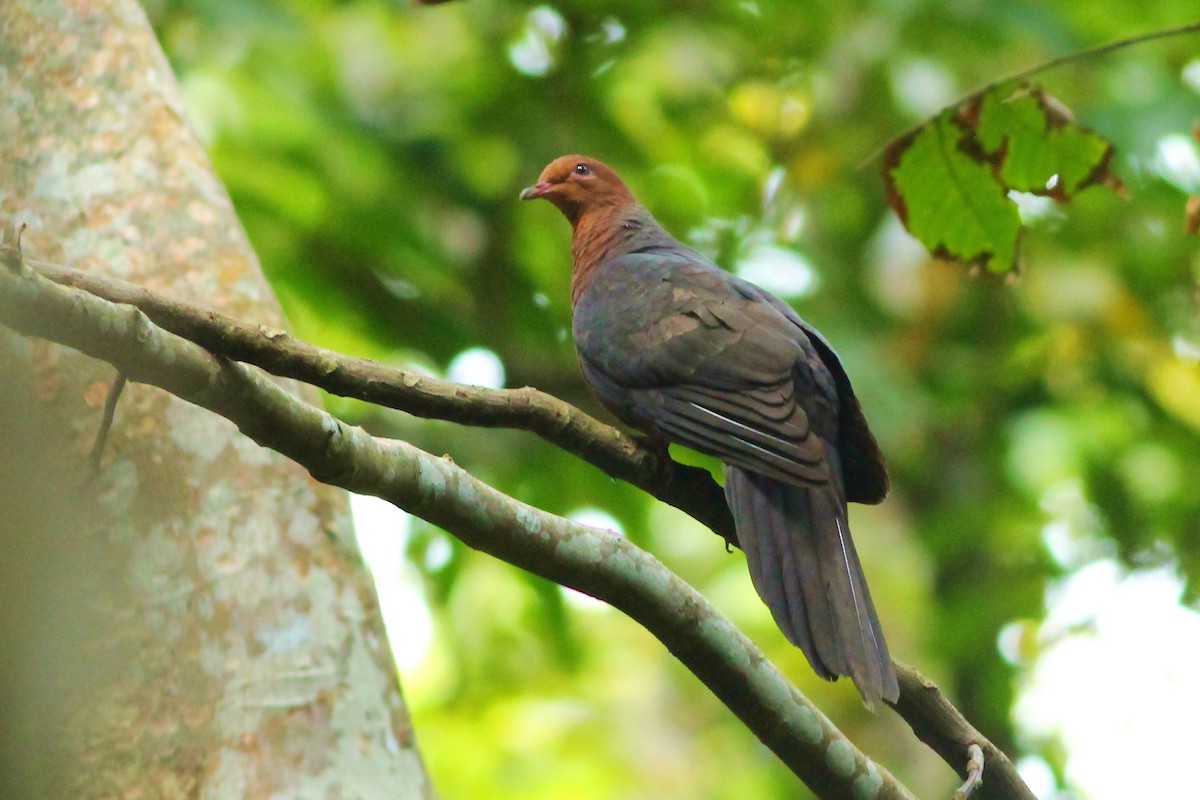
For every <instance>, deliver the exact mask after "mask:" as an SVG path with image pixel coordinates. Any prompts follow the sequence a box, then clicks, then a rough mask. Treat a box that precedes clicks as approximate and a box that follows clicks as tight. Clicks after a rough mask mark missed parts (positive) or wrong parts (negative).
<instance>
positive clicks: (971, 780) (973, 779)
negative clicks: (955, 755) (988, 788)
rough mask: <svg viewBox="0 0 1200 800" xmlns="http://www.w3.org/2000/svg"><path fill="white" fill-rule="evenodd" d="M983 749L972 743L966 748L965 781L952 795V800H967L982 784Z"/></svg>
mask: <svg viewBox="0 0 1200 800" xmlns="http://www.w3.org/2000/svg"><path fill="white" fill-rule="evenodd" d="M983 765H984V761H983V748H981V747H980V746H979V745H977V744H975V743H974V742H972V743H971V746H970V747H968V748H967V779H966V780H965V781H963V785H962V786H960V787H958V791H956V792H955V793H954V800H967V798H968V797H970V796H971V794H972V793H973V792H974V791H975V789H977V788H978V787H979V786H980V785H981V784H982V783H983Z"/></svg>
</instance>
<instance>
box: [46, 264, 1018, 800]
mask: <svg viewBox="0 0 1200 800" xmlns="http://www.w3.org/2000/svg"><path fill="white" fill-rule="evenodd" d="M30 263H31V264H32V266H34V267H35V268H36V270H37V271H38V272H39V273H40V274H42V275H44V276H45V277H47V278H50V279H51V280H53V281H55V282H56V283H59V284H62V285H64V286H73V287H78V288H81V289H84V290H86V291H87V292H89V293H91V294H94V295H96V296H98V297H101V298H105V299H107V300H110V301H112V302H115V303H121V304H127V305H132V306H136V307H137V308H138V309H140V310H141V311H142V312H144V313H145V314H146V315H147V317H149V318H150V320H152V321H153V322H154V323H156V324H158V325H161V326H162V327H163V328H165V329H167V330H169V331H171V332H173V333H175V334H177V335H179V336H181V337H183V338H185V339H188V340H190V341H192V342H195V343H196V344H199V345H201V346H202V347H204V348H205V349H207V350H209V351H211V352H214V353H217V354H219V355H221V356H224V357H226V358H229V359H231V360H235V361H244V362H246V363H251V364H254V365H256V366H259V367H262V368H263V369H265V370H267V371H268V372H271V373H273V374H276V375H280V376H283V377H291V378H296V379H298V380H303V381H305V382H308V383H312V384H314V385H316V386H320V387H321V388H323V389H325V390H326V391H329V392H332V393H334V394H339V395H343V396H349V397H356V398H358V399H362V400H366V401H368V402H373V403H378V404H380V405H385V406H388V407H391V408H397V409H400V410H404V411H407V412H410V413H412V414H415V415H417V416H421V417H428V418H434V419H444V420H449V421H453V422H458V423H462V424H467V425H477V426H483V427H510V428H516V429H523V430H528V431H532V432H535V433H538V434H539V435H541V436H542V437H543V438H545V439H547V440H548V441H550V442H551V443H554V444H556V445H558V446H560V447H562V448H563V449H565V450H568V451H569V452H572V453H574V454H576V455H578V456H579V457H581V458H583V459H584V460H587V461H589V462H590V463H592V464H593V465H595V466H597V467H599V468H600V469H602V470H604V471H605V472H607V473H608V474H609V475H612V476H613V477H616V478H620V479H623V480H627V481H629V482H630V483H633V484H634V485H637V486H639V487H641V488H642V489H644V490H646V491H647V492H649V493H651V494H653V495H654V496H656V497H658V498H659V499H661V500H664V501H666V502H669V503H671V504H672V505H675V506H676V507H678V508H680V509H682V510H684V511H686V512H687V513H689V514H691V515H692V516H693V517H695V518H696V519H699V520H700V521H701V522H704V523H706V524H708V525H709V527H711V528H712V529H713V530H715V531H717V532H718V533H720V534H722V535H725V536H726V537H727V538H729V539H730V540H731V541H734V543H736V540H733V539H732V537H733V533H732V520H731V519H730V517H729V511H728V508H727V507H726V506H725V502H724V498H723V496H722V495H721V493H720V489H719V487H717V485H716V483H715V482H714V481H713V480H712V478H711V477H710V476H709V474H708V473H707V472H705V471H703V470H697V469H694V468H691V467H684V466H682V465H678V464H674V463H673V462H672V463H671V464H668V465H663V464H661V463H659V462H658V461H657V456H656V454H655V453H653V452H652V451H651V450H649V449H648V448H646V447H644V446H642V445H641V444H639V443H638V442H636V441H635V440H633V439H631V438H630V437H628V436H626V435H624V434H622V433H621V432H619V431H617V430H616V429H615V428H612V427H610V426H607V425H604V424H603V423H601V422H599V421H597V420H595V419H593V418H592V417H589V416H588V415H586V414H584V413H583V412H581V411H579V410H578V409H576V408H574V407H573V406H570V405H568V404H567V403H564V402H563V401H561V400H559V399H557V398H555V397H552V396H550V395H547V394H544V393H542V392H539V391H537V390H535V389H530V388H525V389H515V390H492V389H483V388H479V387H474V386H463V385H461V384H456V383H451V382H449V381H442V380H438V379H435V378H431V377H428V376H425V375H420V374H417V373H414V372H410V371H407V370H402V369H396V368H392V367H386V366H383V365H381V364H378V363H376V362H373V361H368V360H366V359H359V358H353V357H349V356H344V355H341V354H338V353H335V352H333V351H330V350H326V349H323V348H319V347H315V346H313V345H310V344H308V343H306V342H302V341H299V340H296V339H294V338H292V337H291V336H290V335H289V334H287V333H285V332H284V331H281V330H278V329H276V328H266V327H263V326H254V325H249V324H247V323H244V322H241V321H240V320H237V319H234V318H233V317H230V316H228V315H225V314H222V313H220V312H217V311H213V310H211V309H205V308H201V307H199V306H195V305H192V304H189V303H185V302H182V301H178V300H173V299H170V298H166V297H163V296H162V295H159V294H156V293H155V292H152V291H150V290H147V289H145V288H143V287H140V286H136V285H134V284H130V283H127V282H124V281H121V280H118V279H116V278H111V277H107V276H102V275H95V274H90V273H85V272H81V271H78V270H73V269H68V268H64V267H61V266H57V265H52V264H46V263H42V262H35V261H34V262H30ZM167 388H169V387H167ZM288 455H291V454H288ZM297 460H300V459H297ZM302 463H304V462H302ZM318 477H320V476H318ZM333 482H335V483H336V481H333ZM368 493H369V492H368ZM389 499H390V498H389ZM538 513H541V512H538ZM435 521H436V520H435ZM439 524H440V523H439ZM474 546H478V545H474ZM480 549H486V548H485V547H482V546H480ZM489 552H492V551H489ZM493 554H494V555H498V556H499V557H500V558H503V559H504V560H508V561H512V559H511V558H508V557H506V556H505V555H503V554H501V553H493ZM513 563H516V562H513ZM521 566H525V565H524V564H521ZM531 571H534V572H538V570H536V569H533V570H531ZM539 574H544V573H541V572H539ZM547 577H550V576H547ZM568 585H572V586H575V584H573V583H572V584H568ZM576 588H579V587H578V586H576ZM614 605H618V607H621V608H622V609H623V610H627V609H624V607H623V606H621V605H620V604H619V603H614ZM660 638H661V637H660ZM897 670H898V672H899V674H900V675H901V685H900V692H901V695H900V700H899V702H898V703H896V704H895V705H894V708H895V710H896V711H897V713H899V714H900V715H901V716H902V717H904V718H905V720H906V721H907V722H908V723H909V725H910V726H911V727H912V729H913V730H914V732H916V734H917V736H918V737H919V738H920V739H921V740H922V741H924V742H925V743H926V744H928V745H930V747H931V748H933V750H934V751H935V752H937V753H938V754H939V755H940V756H942V758H943V759H945V760H946V762H947V763H948V764H949V765H950V766H951V767H952V768H954V769H955V770H956V771H958V772H960V773H964V770H965V765H966V752H967V747H968V745H969V744H971V743H978V744H980V746H981V747H982V748H983V749H984V752H985V755H986V756H987V759H986V764H987V767H986V770H985V773H984V784H983V787H982V788H981V789H980V790H979V796H981V797H985V798H997V799H999V798H1008V797H1016V798H1032V796H1033V795H1032V793H1031V792H1030V791H1029V789H1028V788H1027V787H1025V785H1024V783H1023V782H1022V781H1021V779H1020V776H1018V775H1017V773H1016V770H1015V769H1014V768H1013V766H1012V762H1011V761H1009V760H1008V758H1007V757H1005V756H1004V755H1003V753H1000V751H999V750H997V749H996V748H995V746H994V745H992V744H991V743H990V742H989V741H988V740H987V739H986V738H984V737H983V736H982V735H980V734H979V732H978V731H977V730H975V728H974V727H972V726H970V724H969V723H967V722H966V719H965V717H963V715H962V713H961V712H960V711H958V709H957V708H955V707H954V706H953V705H952V704H950V702H949V701H948V700H946V698H945V696H944V695H942V694H941V692H940V691H939V690H938V689H937V687H936V685H934V684H933V683H932V682H931V681H929V680H928V679H927V678H925V677H923V676H920V675H919V673H917V672H916V671H915V670H912V669H911V668H908V667H904V666H902V665H897ZM931 698H937V702H931ZM723 699H724V698H723ZM964 726H965V727H964ZM997 754H998V755H997ZM964 774H965V773H964ZM1014 787H1015V788H1014Z"/></svg>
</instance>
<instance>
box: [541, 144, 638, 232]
mask: <svg viewBox="0 0 1200 800" xmlns="http://www.w3.org/2000/svg"><path fill="white" fill-rule="evenodd" d="M538 198H542V199H545V200H549V201H550V202H551V203H553V204H554V205H555V206H557V207H558V210H559V211H561V212H562V213H563V214H564V215H565V216H566V218H567V219H569V220H570V221H571V224H572V225H574V224H575V223H576V222H578V221H579V219H580V218H581V217H582V216H583V215H584V214H586V213H587V212H588V211H589V210H591V209H594V208H599V207H612V208H621V207H623V206H625V205H627V204H629V203H632V202H634V200H633V195H632V194H631V193H630V192H629V189H628V188H627V187H626V186H625V183H624V182H623V181H622V180H621V178H620V176H619V175H617V173H616V172H614V171H613V169H612V168H611V167H609V166H608V165H607V164H604V163H603V162H600V161H597V160H596V159H594V158H588V157H587V156H560V157H559V158H556V159H554V160H553V161H551V162H550V163H549V164H548V165H547V166H546V168H545V169H544V170H542V174H541V175H540V176H539V177H538V182H537V183H535V184H534V185H533V186H530V187H528V188H526V189H523V190H522V191H521V199H522V200H536V199H538Z"/></svg>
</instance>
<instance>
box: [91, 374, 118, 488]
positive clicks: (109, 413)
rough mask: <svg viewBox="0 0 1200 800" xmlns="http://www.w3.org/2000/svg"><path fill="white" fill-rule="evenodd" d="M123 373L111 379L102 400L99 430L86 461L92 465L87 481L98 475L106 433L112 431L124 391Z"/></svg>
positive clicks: (106, 438) (106, 439)
mask: <svg viewBox="0 0 1200 800" xmlns="http://www.w3.org/2000/svg"><path fill="white" fill-rule="evenodd" d="M125 383H126V378H125V373H123V372H118V373H117V377H115V378H113V382H112V386H110V387H108V396H107V397H105V398H104V416H103V417H101V419H100V430H98V431H96V443H95V444H93V445H92V454H91V457H90V458H89V459H88V460H89V462H90V463H91V465H92V474H91V478H89V480H95V479H96V476H98V475H99V474H100V458H101V456H103V455H104V444H105V442H107V441H108V433H109V431H111V430H112V425H113V419H114V418H115V417H116V414H117V401H118V400H120V399H121V392H122V391H124V390H125Z"/></svg>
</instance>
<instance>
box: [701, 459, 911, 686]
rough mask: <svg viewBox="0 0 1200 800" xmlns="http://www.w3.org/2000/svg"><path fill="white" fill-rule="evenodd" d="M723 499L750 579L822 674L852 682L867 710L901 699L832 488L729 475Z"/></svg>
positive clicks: (736, 471) (736, 472) (733, 471)
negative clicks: (735, 530)
mask: <svg viewBox="0 0 1200 800" xmlns="http://www.w3.org/2000/svg"><path fill="white" fill-rule="evenodd" d="M725 495H726V498H727V499H728V501H729V506H730V509H731V510H732V511H733V518H734V520H735V521H736V525H737V534H738V540H739V542H740V543H741V545H742V549H743V550H744V551H745V553H746V560H747V562H748V564H749V567H750V576H751V578H752V579H753V582H754V587H755V589H757V590H758V593H759V596H760V597H762V599H763V601H764V602H765V603H766V604H767V607H768V608H770V609H771V614H772V616H774V618H775V622H776V624H778V625H779V627H780V629H781V630H782V631H783V633H784V635H785V636H787V638H788V640H789V641H790V642H792V643H793V644H795V645H796V646H797V647H799V648H800V649H801V651H803V653H804V655H805V657H806V658H807V659H808V661H809V663H810V664H812V667H813V669H814V670H815V671H816V673H817V674H818V675H820V676H821V677H823V678H826V679H828V680H832V679H834V678H837V677H839V676H842V675H848V676H849V677H850V678H851V679H852V680H853V681H854V685H855V686H856V687H858V690H859V692H860V693H861V694H862V696H863V699H864V700H865V701H866V703H867V705H868V706H871V707H874V705H875V703H876V702H877V701H878V700H880V699H886V700H892V701H894V700H895V699H896V698H897V697H898V695H899V687H898V685H897V682H896V672H895V669H894V667H893V666H892V662H891V657H890V656H889V654H888V649H887V643H886V642H885V641H884V638H883V630H882V628H881V627H880V625H879V618H878V616H877V615H876V613H875V606H874V604H873V603H872V602H871V595H870V592H869V590H868V589H867V581H866V577H865V576H864V574H863V570H862V564H861V563H860V562H859V559H858V553H857V552H856V551H855V549H854V542H853V541H852V540H851V538H850V530H849V526H848V525H847V524H846V507H845V502H844V501H843V500H842V499H841V497H840V495H839V494H838V492H837V490H836V488H834V487H833V486H831V485H830V486H824V487H811V488H810V487H804V486H795V485H792V484H786V483H781V482H779V481H776V480H774V479H772V478H768V477H766V476H763V475H758V474H755V473H752V472H747V471H745V470H743V469H740V468H738V467H727V468H726V480H725Z"/></svg>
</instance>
